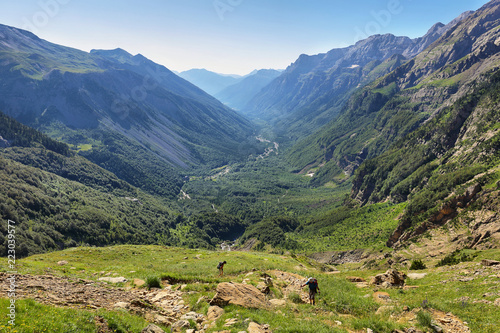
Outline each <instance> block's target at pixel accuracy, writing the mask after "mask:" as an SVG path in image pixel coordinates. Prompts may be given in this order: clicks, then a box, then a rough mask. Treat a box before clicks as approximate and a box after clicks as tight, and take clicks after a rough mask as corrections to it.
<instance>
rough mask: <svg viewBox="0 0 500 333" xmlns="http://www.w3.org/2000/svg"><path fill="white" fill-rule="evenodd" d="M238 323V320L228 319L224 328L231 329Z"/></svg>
mask: <svg viewBox="0 0 500 333" xmlns="http://www.w3.org/2000/svg"><path fill="white" fill-rule="evenodd" d="M237 323H238V318H228V319H226V323H225V324H224V327H231V326H234V325H235V324H237Z"/></svg>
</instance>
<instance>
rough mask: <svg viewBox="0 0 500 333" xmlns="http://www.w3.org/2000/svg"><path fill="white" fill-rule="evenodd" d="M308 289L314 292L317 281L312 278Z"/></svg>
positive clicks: (316, 287)
mask: <svg viewBox="0 0 500 333" xmlns="http://www.w3.org/2000/svg"><path fill="white" fill-rule="evenodd" d="M309 289H311V290H316V289H318V280H316V279H314V278H312V279H311V280H309Z"/></svg>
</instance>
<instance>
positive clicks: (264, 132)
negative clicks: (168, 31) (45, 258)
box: [0, 0, 500, 254]
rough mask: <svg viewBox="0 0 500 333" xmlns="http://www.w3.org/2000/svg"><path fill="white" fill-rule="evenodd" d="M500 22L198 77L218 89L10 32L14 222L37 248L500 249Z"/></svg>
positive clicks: (476, 18)
mask: <svg viewBox="0 0 500 333" xmlns="http://www.w3.org/2000/svg"><path fill="white" fill-rule="evenodd" d="M499 25H500V0H493V1H491V2H489V3H488V4H486V5H485V6H483V7H482V8H480V9H479V10H477V11H476V12H466V13H464V14H463V15H461V16H460V17H458V18H457V19H455V20H454V21H452V22H450V23H449V24H447V25H444V24H441V23H438V24H436V25H434V26H433V27H432V28H431V29H430V30H429V31H428V33H427V34H426V35H425V36H423V37H421V38H417V39H410V38H408V37H397V36H394V35H391V34H386V35H375V36H371V37H369V38H367V39H365V40H362V41H359V42H357V43H356V44H355V45H352V46H349V47H346V48H342V49H333V50H331V51H329V52H327V53H325V54H318V55H312V56H308V55H301V56H300V57H299V58H298V59H297V61H296V62H294V63H293V64H292V65H291V66H289V67H288V68H287V69H286V70H285V71H283V72H279V71H274V70H260V71H256V72H254V73H252V74H251V75H249V76H247V77H245V78H242V77H239V78H235V77H230V76H229V77H224V79H223V80H219V79H220V77H219V78H217V79H216V78H215V77H213V75H212V74H213V73H208V72H207V71H190V73H188V74H192V75H194V76H196V75H199V77H203V76H205V77H206V78H208V77H212V78H213V82H212V83H217V82H218V83H217V85H218V87H217V89H218V91H215V88H214V90H213V91H211V92H209V91H208V90H209V89H207V88H203V87H200V88H199V87H196V86H195V85H193V84H192V83H190V82H188V81H187V80H185V79H183V78H181V77H179V76H178V75H176V74H175V73H173V72H171V71H170V70H169V69H167V68H166V67H164V66H161V65H159V64H156V63H154V62H152V61H150V60H148V59H147V58H145V57H144V56H142V55H140V54H138V55H135V56H134V55H131V54H129V53H128V52H126V51H124V50H122V49H115V50H92V51H91V52H83V51H79V50H75V49H72V48H68V47H64V46H60V45H56V44H53V43H50V42H48V41H44V40H42V39H40V38H38V37H37V36H35V35H33V34H32V33H29V32H27V31H24V30H20V29H17V28H13V27H8V26H3V25H0V96H1V97H0V111H2V112H4V113H5V114H6V115H3V114H2V115H1V116H2V117H1V119H2V122H3V124H4V126H3V127H0V129H1V132H0V147H2V148H0V164H1V165H2V166H3V169H2V172H1V174H0V176H1V179H2V181H3V184H4V185H5V186H3V190H2V191H1V192H0V194H1V195H2V200H3V203H2V206H0V207H1V212H2V216H3V217H4V218H8V219H16V220H19V221H25V222H24V223H23V224H22V226H21V227H20V230H21V231H20V232H21V235H22V237H23V239H25V240H26V244H29V245H27V246H28V247H29V248H27V249H23V253H24V254H31V253H35V252H41V251H48V250H51V249H56V248H62V247H68V246H75V245H77V244H82V243H83V244H92V245H107V244H114V243H125V242H129V243H140V244H151V243H162V244H170V245H171V244H182V245H184V246H191V247H212V248H213V247H215V246H216V245H217V244H219V243H220V242H222V241H223V240H234V239H236V238H238V239H239V240H240V241H241V242H242V243H244V244H240V245H241V246H243V247H245V248H252V247H254V248H257V249H260V250H262V249H268V250H274V249H275V248H279V249H281V250H294V251H313V250H319V249H321V250H325V249H328V250H330V249H332V247H335V246H337V247H342V248H345V247H347V246H358V247H359V246H367V247H370V246H373V247H377V246H381V242H383V243H384V245H386V246H390V247H394V248H400V247H404V246H407V245H408V244H409V241H414V240H415V239H416V238H418V237H420V236H421V235H422V234H425V233H426V232H427V231H429V230H432V229H436V228H439V227H442V226H447V227H448V228H453V227H454V226H455V225H461V226H463V229H461V230H459V231H456V233H459V234H460V236H457V237H455V238H454V239H456V240H457V241H456V243H457V244H458V245H456V246H457V247H458V246H461V247H476V248H487V247H495V246H499V244H498V241H499V240H500V237H499V236H498V235H499V234H500V226H499V225H498V220H499V219H498V218H499V216H498V211H499V210H498V207H499V205H500V200H499V198H500V194H499V192H500V190H499V187H498V186H499V185H498V184H499V183H498V181H499V179H500V171H499V165H500V156H499V155H498V151H499V149H498V148H500V147H499V144H498V142H499V141H498V140H499V126H498V124H499V123H500V119H499V114H498V112H497V110H498V109H499V108H498V103H499V100H498V96H499V94H498V91H500V83H499V82H500V78H499V74H498V69H499V66H500V42H499V41H500V35H499V32H498V31H499V30H498V26H499ZM184 74H186V73H184ZM180 75H183V74H182V73H181V74H180ZM219 76H220V75H219ZM222 81H224V82H222ZM200 85H201V83H200ZM209 93H212V95H215V96H216V97H218V98H220V99H221V101H222V102H224V103H226V104H227V105H229V106H233V107H234V108H236V109H238V111H235V110H233V109H231V108H230V107H229V106H226V105H224V104H223V103H222V102H221V101H219V100H218V99H216V97H214V96H212V95H210V94H209ZM21 123H23V124H24V125H23V124H21ZM256 124H258V125H256ZM7 125H8V126H7ZM28 126H29V127H28ZM9 188H10V190H9ZM30 193H36V195H32V194H30ZM30 221H36V223H35V224H36V225H34V224H33V222H30ZM367 221H369V222H367ZM89 226H92V227H93V228H94V229H95V230H94V231H92V230H89ZM135 229H136V230H138V231H137V235H136V234H135V233H134V230H135ZM33 230H35V231H33ZM148 230H151V234H149V235H148ZM37 234H38V235H39V237H38V238H37V237H36V235H37ZM331 237H335V240H336V241H335V242H332V241H331V239H330V238H331ZM311 239H315V242H314V243H313V242H311ZM5 241H6V240H5V239H3V241H2V239H1V238H0V243H2V242H4V243H5ZM349 244H351V245H349ZM353 244H356V245H353ZM336 249H338V248H336Z"/></svg>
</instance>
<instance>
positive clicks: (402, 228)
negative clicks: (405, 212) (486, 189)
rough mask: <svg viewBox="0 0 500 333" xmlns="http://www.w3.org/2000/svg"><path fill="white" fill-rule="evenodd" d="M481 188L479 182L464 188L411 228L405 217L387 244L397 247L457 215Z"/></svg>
mask: <svg viewBox="0 0 500 333" xmlns="http://www.w3.org/2000/svg"><path fill="white" fill-rule="evenodd" d="M481 190H482V187H481V185H479V184H474V185H471V186H469V187H468V188H467V189H466V190H465V193H464V194H461V195H456V196H454V197H452V198H451V199H449V200H447V201H446V203H444V204H443V205H442V206H441V208H440V209H439V210H438V212H437V213H436V214H434V215H432V216H431V217H429V218H428V219H427V220H426V221H424V222H423V223H421V224H420V225H418V226H417V227H416V228H414V229H413V230H410V231H408V229H409V228H410V227H411V221H410V220H408V219H405V220H403V221H401V223H400V224H399V225H398V227H397V229H396V230H395V231H394V232H393V233H392V235H391V236H390V237H389V240H388V241H387V246H389V247H395V248H397V247H399V246H400V245H402V243H404V242H406V241H408V240H409V239H411V238H414V237H417V236H420V235H422V234H423V233H425V232H426V231H427V230H430V229H434V228H437V227H440V226H442V225H444V224H445V223H446V222H448V221H449V220H451V219H453V218H455V217H456V216H457V215H458V210H459V209H463V208H466V207H468V206H469V205H471V204H472V203H473V202H474V201H475V200H476V198H477V195H478V193H480V192H481Z"/></svg>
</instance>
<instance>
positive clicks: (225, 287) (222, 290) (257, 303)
mask: <svg viewBox="0 0 500 333" xmlns="http://www.w3.org/2000/svg"><path fill="white" fill-rule="evenodd" d="M228 304H234V305H240V306H243V307H245V308H257V309H262V308H267V307H269V303H268V302H267V301H266V296H265V295H264V294H263V293H262V292H260V290H259V289H257V288H255V287H254V286H252V285H249V284H242V283H228V282H223V283H220V284H219V285H218V286H217V293H216V294H215V296H214V298H213V299H212V300H211V301H210V305H218V306H225V305H228Z"/></svg>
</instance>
